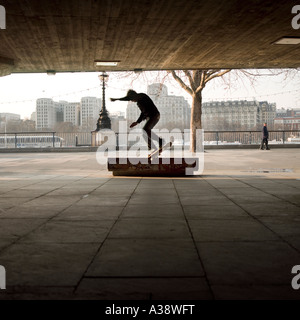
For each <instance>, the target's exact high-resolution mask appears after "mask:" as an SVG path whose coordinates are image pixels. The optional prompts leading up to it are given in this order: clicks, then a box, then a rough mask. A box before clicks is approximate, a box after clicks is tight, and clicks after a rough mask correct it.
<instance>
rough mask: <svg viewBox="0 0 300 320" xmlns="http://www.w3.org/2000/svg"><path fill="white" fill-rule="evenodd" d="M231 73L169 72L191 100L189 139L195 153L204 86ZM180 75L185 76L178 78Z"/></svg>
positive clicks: (209, 71) (211, 71) (200, 127)
mask: <svg viewBox="0 0 300 320" xmlns="http://www.w3.org/2000/svg"><path fill="white" fill-rule="evenodd" d="M229 71H231V69H225V70H221V69H205V70H183V71H180V72H178V71H170V73H171V74H172V76H173V78H174V79H175V80H176V81H177V82H178V83H179V84H180V86H181V87H182V88H183V89H184V90H185V91H186V92H188V93H189V94H190V95H191V96H192V98H193V100H192V109H191V127H190V129H191V138H190V150H191V151H192V152H195V151H196V132H197V129H202V121H201V116H202V91H203V89H204V88H205V86H206V84H207V83H208V82H209V81H211V80H213V79H215V78H218V77H222V76H223V75H224V74H226V73H228V72H229ZM180 73H181V74H182V73H183V75H184V76H185V78H186V79H187V80H186V79H184V77H183V76H180Z"/></svg>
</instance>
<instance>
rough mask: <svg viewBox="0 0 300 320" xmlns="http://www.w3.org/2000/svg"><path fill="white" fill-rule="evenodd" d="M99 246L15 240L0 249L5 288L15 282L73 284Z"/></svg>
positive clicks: (35, 284) (45, 284)
mask: <svg viewBox="0 0 300 320" xmlns="http://www.w3.org/2000/svg"><path fill="white" fill-rule="evenodd" d="M98 247H99V245H98V244H91V243H89V244H87V243H84V244H82V243H80V244H78V243H76V244H73V243H59V244H58V243H36V244H32V243H16V244H14V245H13V246H10V247H8V248H6V249H5V250H4V251H2V252H1V253H0V261H1V264H2V265H3V266H5V268H6V276H7V287H8V292H12V291H13V290H14V287H18V286H26V287H41V286H44V287H45V286H49V287H52V286H56V287H64V286H73V287H75V286H76V285H77V283H78V282H79V280H80V279H81V277H82V274H83V273H84V272H85V270H86V269H87V267H88V265H89V264H90V262H91V260H92V258H93V257H94V255H95V254H96V252H97V250H98ZM57 294H58V295H59V291H58V293H57Z"/></svg>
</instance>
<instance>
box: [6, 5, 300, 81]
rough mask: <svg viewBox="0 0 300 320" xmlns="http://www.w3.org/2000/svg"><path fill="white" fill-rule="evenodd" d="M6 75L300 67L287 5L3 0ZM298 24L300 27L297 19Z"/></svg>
mask: <svg viewBox="0 0 300 320" xmlns="http://www.w3.org/2000/svg"><path fill="white" fill-rule="evenodd" d="M0 4H1V5H2V6H4V8H5V9H6V29H4V30H0V74H2V75H5V74H9V73H10V72H46V70H55V71H56V72H69V71H74V72H76V71H101V70H102V69H101V68H99V67H95V65H94V60H117V61H120V62H119V64H118V66H117V67H110V68H108V67H106V68H104V69H105V70H106V71H111V70H116V71H123V70H134V69H143V70H162V69H174V70H179V69H201V68H278V67H299V66H300V45H294V46H291V45H275V44H273V43H274V41H276V40H278V39H279V38H281V37H283V36H291V37H297V36H298V37H299V36H300V29H299V30H294V29H293V28H292V26H291V21H292V18H293V17H294V16H295V15H293V14H292V13H291V10H292V7H293V6H294V5H295V4H296V3H295V2H294V1H290V0H289V1H286V0H276V1H275V0H264V1H261V0H247V1H243V0H195V1H194V0H49V1H41V0H1V3H0ZM299 23H300V21H299Z"/></svg>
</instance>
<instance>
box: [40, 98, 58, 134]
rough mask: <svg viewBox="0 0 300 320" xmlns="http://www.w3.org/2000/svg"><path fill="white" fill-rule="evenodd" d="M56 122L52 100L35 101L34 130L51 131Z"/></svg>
mask: <svg viewBox="0 0 300 320" xmlns="http://www.w3.org/2000/svg"><path fill="white" fill-rule="evenodd" d="M56 122H57V116H56V107H55V103H54V101H53V99H49V98H41V99H37V101H36V128H37V129H38V130H42V129H53V127H54V125H55V124H56Z"/></svg>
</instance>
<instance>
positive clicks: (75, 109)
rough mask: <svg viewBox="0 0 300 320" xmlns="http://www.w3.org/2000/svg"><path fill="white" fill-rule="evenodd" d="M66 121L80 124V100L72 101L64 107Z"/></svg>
mask: <svg viewBox="0 0 300 320" xmlns="http://www.w3.org/2000/svg"><path fill="white" fill-rule="evenodd" d="M64 122H70V123H72V124H73V125H74V126H80V102H70V103H68V104H67V105H66V106H65V108H64Z"/></svg>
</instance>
